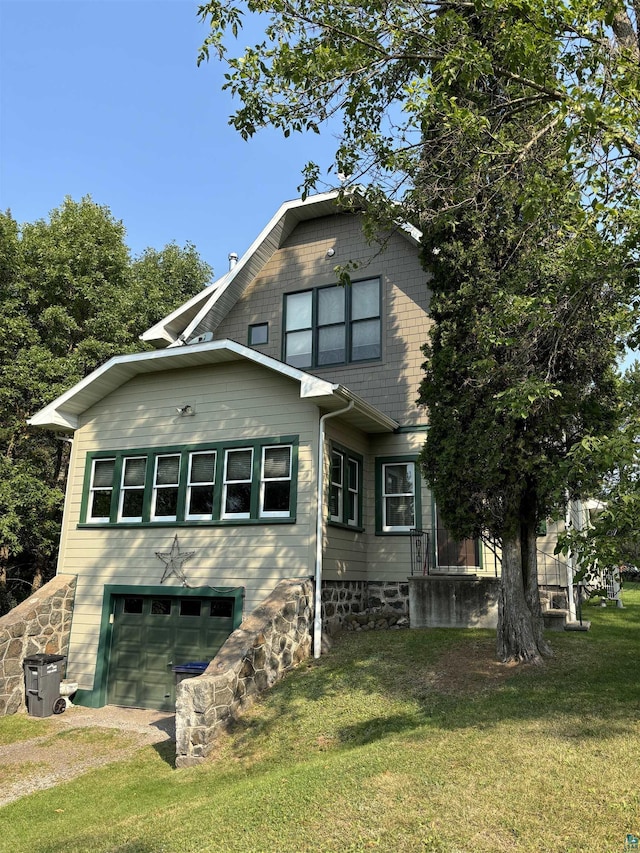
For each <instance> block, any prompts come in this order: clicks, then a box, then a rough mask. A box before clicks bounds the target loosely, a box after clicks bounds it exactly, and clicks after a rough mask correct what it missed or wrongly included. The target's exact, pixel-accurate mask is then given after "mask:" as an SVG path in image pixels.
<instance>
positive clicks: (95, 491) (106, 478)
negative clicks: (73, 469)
mask: <svg viewBox="0 0 640 853" xmlns="http://www.w3.org/2000/svg"><path fill="white" fill-rule="evenodd" d="M115 465H116V460H115V459H94V460H93V463H92V466H91V485H90V487H89V501H88V511H87V517H88V519H89V521H109V517H110V514H111V498H112V495H113V475H114V471H115Z"/></svg>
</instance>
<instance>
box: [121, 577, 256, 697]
mask: <svg viewBox="0 0 640 853" xmlns="http://www.w3.org/2000/svg"><path fill="white" fill-rule="evenodd" d="M163 592H164V590H163ZM193 593H194V591H193V590H188V591H187V590H185V591H184V593H183V594H178V595H167V594H158V595H143V594H137V592H136V591H135V590H131V591H130V592H127V593H126V594H123V595H114V596H113V597H112V606H111V617H110V622H111V629H112V630H111V649H110V654H109V665H108V675H107V702H108V703H109V704H111V705H124V706H128V707H135V708H153V709H157V710H163V711H164V710H166V711H170V710H173V709H174V708H175V674H174V672H173V667H174V666H178V665H180V664H183V663H187V662H191V661H210V660H211V659H212V658H213V657H215V655H216V653H217V651H218V650H219V649H220V647H221V646H222V644H223V643H224V642H225V640H226V639H227V637H228V636H229V634H231V632H232V631H233V630H234V628H235V627H236V625H237V623H238V622H239V621H240V613H238V612H237V609H238V604H240V602H239V601H238V599H237V598H236V597H235V596H233V595H216V594H215V592H214V591H213V590H212V591H211V593H210V594H207V593H203V591H202V590H199V591H198V593H199V594H197V595H194V594H193Z"/></svg>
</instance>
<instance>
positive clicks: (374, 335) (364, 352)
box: [351, 320, 382, 361]
mask: <svg viewBox="0 0 640 853" xmlns="http://www.w3.org/2000/svg"><path fill="white" fill-rule="evenodd" d="M381 352H382V348H381V346H380V320H361V321H360V322H359V323H354V324H353V325H352V327H351V358H352V359H353V361H364V360H365V359H367V358H380V355H381Z"/></svg>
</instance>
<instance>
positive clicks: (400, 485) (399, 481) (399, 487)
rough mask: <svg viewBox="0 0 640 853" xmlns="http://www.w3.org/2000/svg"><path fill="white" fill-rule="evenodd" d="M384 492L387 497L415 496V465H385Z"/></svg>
mask: <svg viewBox="0 0 640 853" xmlns="http://www.w3.org/2000/svg"><path fill="white" fill-rule="evenodd" d="M384 470H385V476H384V491H385V494H387V495H406V494H413V493H414V488H413V465H406V464H403V465H400V464H398V465H385V466H384Z"/></svg>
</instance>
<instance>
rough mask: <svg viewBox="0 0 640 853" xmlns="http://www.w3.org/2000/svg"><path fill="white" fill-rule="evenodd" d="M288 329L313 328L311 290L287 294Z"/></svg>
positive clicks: (289, 330) (288, 330)
mask: <svg viewBox="0 0 640 853" xmlns="http://www.w3.org/2000/svg"><path fill="white" fill-rule="evenodd" d="M286 312H287V327H286V331H287V332H291V331H293V330H294V329H309V328H311V291H310V290H307V291H306V292H305V293H292V294H290V295H288V296H287V306H286Z"/></svg>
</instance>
